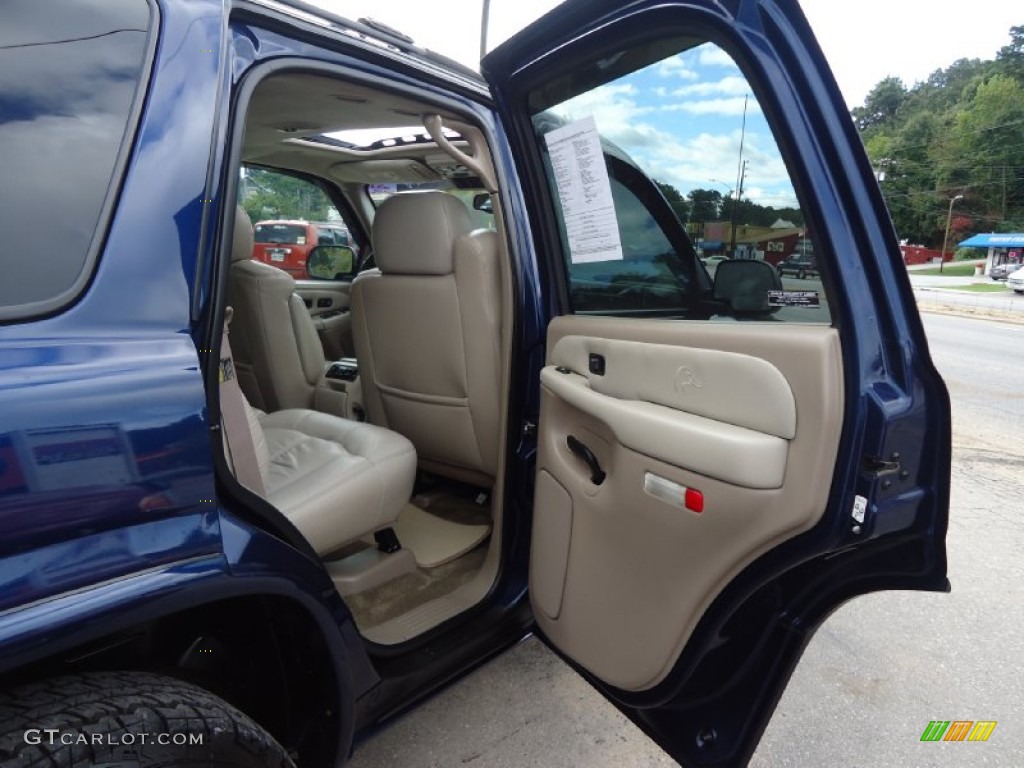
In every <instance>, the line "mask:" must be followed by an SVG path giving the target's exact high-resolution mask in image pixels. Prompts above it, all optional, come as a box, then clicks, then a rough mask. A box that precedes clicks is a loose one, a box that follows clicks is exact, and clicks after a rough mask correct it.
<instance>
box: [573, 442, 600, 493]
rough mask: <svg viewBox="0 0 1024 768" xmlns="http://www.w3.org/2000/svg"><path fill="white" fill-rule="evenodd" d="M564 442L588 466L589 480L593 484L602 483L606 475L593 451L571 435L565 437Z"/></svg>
mask: <svg viewBox="0 0 1024 768" xmlns="http://www.w3.org/2000/svg"><path fill="white" fill-rule="evenodd" d="M565 444H566V445H567V446H568V447H569V450H570V451H572V452H573V453H574V454H576V455H577V456H579V457H580V458H581V459H583V461H584V463H585V464H586V465H587V467H589V468H590V482H592V483H593V484H594V485H600V484H601V483H603V482H604V479H605V477H606V475H605V473H604V470H603V469H601V465H600V464H599V463H598V461H597V456H595V455H594V452H593V451H592V450H590V449H589V448H587V446H586V445H584V444H583V442H582V441H581V440H579V439H578V438H576V437H573V436H572V435H569V436H568V437H566V438H565Z"/></svg>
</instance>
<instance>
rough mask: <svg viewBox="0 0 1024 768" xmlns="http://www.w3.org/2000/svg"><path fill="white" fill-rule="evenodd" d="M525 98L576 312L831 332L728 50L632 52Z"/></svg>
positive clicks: (794, 208)
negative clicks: (800, 325) (821, 327)
mask: <svg viewBox="0 0 1024 768" xmlns="http://www.w3.org/2000/svg"><path fill="white" fill-rule="evenodd" d="M673 51H674V52H673ZM667 53H671V55H668V56H666V55H665V54H667ZM530 99H531V104H532V107H533V108H532V110H531V112H532V117H533V125H534V129H535V131H536V135H537V141H538V146H539V148H540V151H541V155H542V157H543V160H544V167H545V170H546V173H547V176H548V182H549V187H550V189H551V193H552V194H551V198H552V201H553V205H554V207H555V214H556V220H557V222H558V224H559V229H560V236H561V245H562V254H563V258H564V264H565V268H566V273H567V282H568V286H569V298H570V303H571V308H572V310H573V311H574V312H597V313H605V314H609V313H610V314H652V313H654V314H663V315H666V316H673V317H686V318H710V319H759V320H789V321H796V322H812V323H829V322H830V315H829V310H828V302H827V300H826V296H825V290H824V287H823V284H822V280H821V274H820V273H819V271H818V268H819V260H818V256H819V254H818V253H817V249H816V248H815V243H814V233H813V232H812V230H811V228H810V227H809V226H808V222H807V221H806V220H805V217H804V212H803V209H802V208H801V206H800V202H799V200H798V199H797V195H796V192H795V190H794V186H793V183H792V181H791V179H790V176H789V172H788V170H787V168H786V164H785V162H784V161H783V159H782V155H781V153H780V151H779V149H778V146H777V144H776V142H775V140H774V138H773V136H772V132H771V130H770V128H769V126H768V123H767V121H766V119H765V117H764V115H763V114H762V111H761V108H760V105H759V103H758V101H757V99H756V98H755V97H754V94H753V91H752V89H751V88H750V86H749V84H748V82H747V80H746V78H745V77H744V75H743V74H742V72H741V71H740V69H739V68H738V67H737V65H736V64H735V62H734V61H733V60H732V59H731V58H730V56H729V55H728V54H727V53H726V52H725V51H724V50H722V49H721V48H719V47H718V46H716V45H714V44H713V43H708V42H703V41H693V40H676V41H675V42H674V43H672V44H671V45H666V43H665V42H664V41H662V42H659V43H657V44H656V45H652V46H650V47H649V49H644V48H643V47H640V48H637V47H636V46H633V47H631V48H630V49H628V50H625V51H622V52H618V53H615V52H613V53H612V54H611V55H609V56H607V57H605V58H603V59H601V60H600V61H598V62H596V64H595V65H594V66H593V67H584V68H578V69H576V70H574V71H573V72H572V73H571V74H569V75H566V76H564V77H561V78H557V79H555V80H553V81H551V82H550V83H549V84H548V85H547V86H545V87H544V88H543V89H540V90H538V91H535V92H533V93H532V94H531V97H530Z"/></svg>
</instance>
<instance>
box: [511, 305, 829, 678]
mask: <svg viewBox="0 0 1024 768" xmlns="http://www.w3.org/2000/svg"><path fill="white" fill-rule="evenodd" d="M592 354H596V355H602V356H603V357H604V366H605V373H604V375H603V376H601V375H599V374H595V373H591V372H590V369H589V360H590V356H591V355H592ZM841 360H842V357H841V350H840V346H839V336H838V333H837V332H836V331H835V330H834V329H832V328H829V327H824V326H817V327H815V326H795V325H786V326H782V325H780V324H768V323H744V324H712V323H704V322H685V321H666V320H632V319H622V318H599V317H579V316H568V317H562V318H558V319H556V320H555V321H553V322H552V323H551V325H550V327H549V331H548V364H549V365H548V367H547V368H545V370H544V371H543V373H542V388H541V416H540V440H539V455H538V480H537V488H538V492H537V497H536V504H535V510H534V527H533V544H532V546H533V554H532V558H531V564H530V582H531V599H532V601H533V605H534V610H535V615H536V618H537V622H538V624H539V625H540V627H541V629H542V630H543V631H544V632H545V634H547V635H548V636H549V637H550V638H551V639H552V641H553V642H554V643H555V644H556V645H557V646H558V647H559V648H561V649H562V650H564V651H565V652H566V653H568V655H570V656H571V657H573V658H574V659H575V660H576V661H577V662H579V663H580V664H581V665H582V666H583V667H585V668H586V669H588V670H589V671H590V672H592V673H593V674H594V675H595V676H596V677H598V678H600V679H602V680H604V681H606V682H608V683H610V684H612V685H615V686H618V687H620V688H623V689H626V690H643V689H646V688H650V687H652V686H654V685H656V684H657V683H658V682H659V681H660V680H662V679H663V678H664V677H665V675H667V674H668V672H669V671H670V670H671V669H672V667H673V665H674V664H675V662H676V660H677V659H678V657H679V654H680V652H681V651H682V648H683V647H684V646H685V644H686V641H687V639H688V638H689V636H690V634H691V633H692V631H693V628H694V626H695V625H696V623H697V621H698V620H699V619H700V617H701V615H702V614H703V612H704V611H705V610H706V609H707V607H708V605H709V604H710V603H711V601H712V600H713V599H714V598H715V597H716V596H717V595H718V593H719V592H720V591H721V590H722V589H723V588H724V586H725V585H726V584H728V582H729V581H730V580H731V579H732V578H733V577H734V576H735V575H736V574H737V573H738V572H739V571H740V570H742V569H743V568H744V567H745V566H746V565H747V564H749V563H750V562H752V561H753V560H754V559H755V558H756V557H757V556H759V555H760V554H762V553H763V552H765V551H766V550H767V549H769V548H771V547H774V546H777V545H778V544H779V543H781V542H782V541H784V540H785V539H788V538H791V537H792V536H795V535H796V534H798V533H800V532H802V531H805V530H807V529H808V528H810V527H811V526H813V525H814V523H815V522H817V521H818V520H819V519H820V517H821V515H822V513H823V512H824V509H825V504H826V500H827V497H828V491H829V486H830V484H831V480H832V475H833V467H834V464H835V458H836V454H837V451H838V444H839V433H840V429H841V425H842V410H843V379H842V365H841ZM559 367H561V368H562V369H571V371H572V372H570V373H564V372H559V371H558V370H556V369H557V368H559ZM570 435H572V436H573V437H575V438H577V439H578V440H580V441H581V442H582V443H584V444H585V445H586V446H587V447H588V449H590V450H591V451H592V452H593V454H594V455H595V457H596V458H597V460H598V462H599V463H600V465H601V469H602V470H603V471H604V472H605V473H606V478H605V480H604V482H603V483H601V484H600V485H595V484H594V483H593V482H592V481H591V471H590V469H589V468H588V466H587V464H586V463H585V462H584V461H583V460H581V458H580V457H579V456H578V455H576V454H574V453H573V452H572V451H571V450H570V449H569V447H568V446H567V443H566V440H567V437H568V436H570ZM780 457H781V458H780ZM649 475H654V476H656V478H660V479H661V480H664V481H668V482H669V484H670V487H671V484H672V483H674V484H678V485H679V486H684V487H687V488H691V489H695V490H697V491H699V492H700V493H701V494H703V499H704V511H703V512H700V513H697V512H693V511H690V510H688V509H686V508H684V506H683V505H682V504H673V503H669V502H666V501H664V500H663V498H661V497H659V496H656V495H652V493H649V492H647V491H645V479H647V478H648V476H649Z"/></svg>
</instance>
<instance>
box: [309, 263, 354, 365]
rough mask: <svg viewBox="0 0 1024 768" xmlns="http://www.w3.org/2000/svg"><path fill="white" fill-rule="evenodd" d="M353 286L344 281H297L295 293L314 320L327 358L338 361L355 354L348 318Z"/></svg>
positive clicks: (349, 318) (349, 319) (350, 322)
mask: <svg viewBox="0 0 1024 768" xmlns="http://www.w3.org/2000/svg"><path fill="white" fill-rule="evenodd" d="M351 288H352V284H351V283H348V282H344V281H341V280H336V281H335V280H297V281H296V282H295V292H296V293H297V294H299V296H300V297H301V298H302V301H303V302H304V303H305V305H306V308H307V309H308V310H309V314H310V315H311V316H312V318H313V325H315V326H316V331H317V334H318V335H319V336H320V343H321V345H322V346H323V348H324V357H326V358H327V359H328V360H338V359H340V358H342V357H352V356H354V355H355V346H354V345H353V343H352V319H351V316H350V315H349V305H350V303H351V298H350V291H351Z"/></svg>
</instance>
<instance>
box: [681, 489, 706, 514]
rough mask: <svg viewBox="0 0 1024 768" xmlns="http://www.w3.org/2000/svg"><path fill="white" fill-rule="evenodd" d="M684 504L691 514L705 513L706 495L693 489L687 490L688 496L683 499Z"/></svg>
mask: <svg viewBox="0 0 1024 768" xmlns="http://www.w3.org/2000/svg"><path fill="white" fill-rule="evenodd" d="M683 503H684V504H685V505H686V508H687V509H688V510H690V511H691V512H703V511H704V494H703V493H701V492H700V491H698V490H695V489H693V488H687V489H686V495H685V496H684V497H683Z"/></svg>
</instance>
